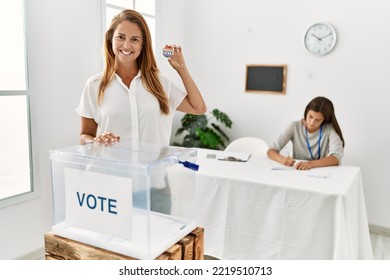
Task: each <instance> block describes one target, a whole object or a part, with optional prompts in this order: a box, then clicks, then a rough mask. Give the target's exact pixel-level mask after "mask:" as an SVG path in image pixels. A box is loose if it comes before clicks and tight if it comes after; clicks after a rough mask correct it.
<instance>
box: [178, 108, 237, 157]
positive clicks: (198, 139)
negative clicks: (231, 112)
mask: <svg viewBox="0 0 390 280" xmlns="http://www.w3.org/2000/svg"><path fill="white" fill-rule="evenodd" d="M212 118H214V119H215V120H216V121H217V122H219V123H221V124H223V125H224V126H225V127H227V128H231V127H232V124H233V122H232V121H231V120H230V118H229V117H228V115H227V114H225V113H224V112H221V111H219V110H218V109H214V110H212V111H211V112H209V113H207V114H203V115H192V114H185V115H184V116H183V118H182V119H181V127H180V128H178V129H177V131H176V136H178V135H181V134H182V133H186V134H185V136H184V138H183V143H182V144H181V146H183V147H200V148H208V149H222V148H224V147H225V142H224V141H225V140H228V141H229V137H228V136H227V134H226V133H225V132H224V131H223V130H222V128H221V126H219V125H218V124H217V123H216V122H213V123H209V119H212ZM175 144H177V143H175Z"/></svg>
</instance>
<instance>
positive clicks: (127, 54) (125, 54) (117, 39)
mask: <svg viewBox="0 0 390 280" xmlns="http://www.w3.org/2000/svg"><path fill="white" fill-rule="evenodd" d="M142 46H143V37H142V32H141V29H140V28H139V26H138V25H137V24H136V23H132V22H129V21H123V22H121V23H120V24H119V25H118V26H117V28H116V29H115V31H114V34H113V38H112V50H113V52H114V54H115V61H116V63H120V64H129V63H136V60H137V57H138V56H139V55H140V54H141V51H142Z"/></svg>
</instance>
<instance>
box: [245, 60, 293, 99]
mask: <svg viewBox="0 0 390 280" xmlns="http://www.w3.org/2000/svg"><path fill="white" fill-rule="evenodd" d="M286 76H287V65H285V64H279V65H267V64H264V65H262V64H249V65H247V66H246V82H245V91H246V92H257V93H276V94H286Z"/></svg>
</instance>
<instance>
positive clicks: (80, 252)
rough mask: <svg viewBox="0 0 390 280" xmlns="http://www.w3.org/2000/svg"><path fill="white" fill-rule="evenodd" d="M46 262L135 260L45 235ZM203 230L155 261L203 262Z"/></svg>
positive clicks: (49, 233)
mask: <svg viewBox="0 0 390 280" xmlns="http://www.w3.org/2000/svg"><path fill="white" fill-rule="evenodd" d="M45 258H46V260H136V259H135V258H132V257H129V256H126V255H122V254H118V253H115V252H112V251H108V250H105V249H102V248H98V247H95V246H92V245H88V244H84V243H82V242H78V241H75V240H71V239H68V238H65V237H61V236H58V235H54V234H53V233H51V232H48V233H46V234H45ZM203 259H204V229H203V228H200V227H197V228H196V229H194V230H193V231H192V232H191V233H190V234H188V235H187V236H185V237H184V238H182V239H181V240H180V241H179V242H177V243H176V244H174V245H172V246H171V247H170V248H169V249H168V250H166V251H165V252H164V253H162V254H161V255H160V256H158V257H157V258H156V260H203Z"/></svg>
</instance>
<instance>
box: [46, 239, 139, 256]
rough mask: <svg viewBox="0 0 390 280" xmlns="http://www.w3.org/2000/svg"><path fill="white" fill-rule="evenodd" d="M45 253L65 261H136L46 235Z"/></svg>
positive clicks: (73, 241) (69, 240) (76, 242)
mask: <svg viewBox="0 0 390 280" xmlns="http://www.w3.org/2000/svg"><path fill="white" fill-rule="evenodd" d="M45 251H46V254H47V255H49V256H51V257H52V258H57V259H63V260H135V258H132V257H129V256H125V255H122V254H118V253H115V252H111V251H108V250H105V249H102V248H97V247H94V246H91V245H88V244H84V243H81V242H78V241H75V240H71V239H68V238H64V237H61V236H57V235H54V234H52V233H46V234H45Z"/></svg>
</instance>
